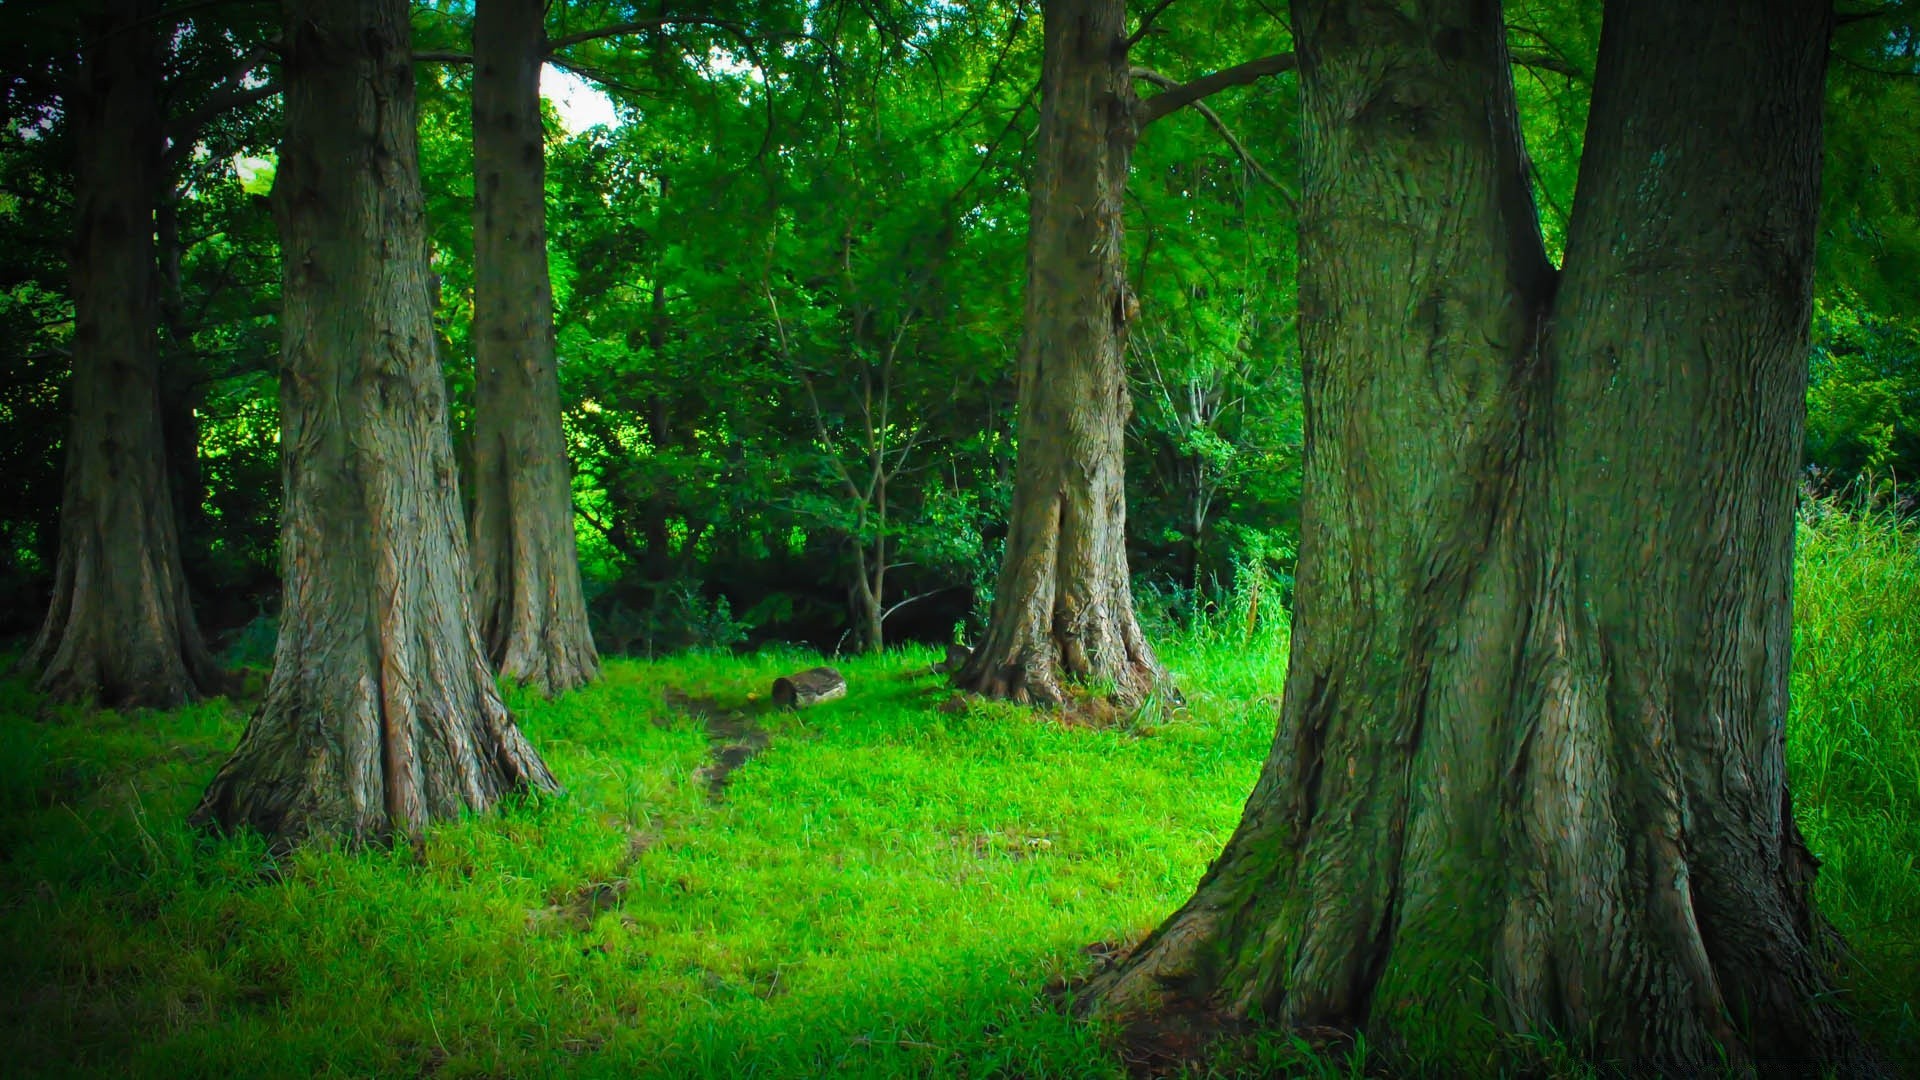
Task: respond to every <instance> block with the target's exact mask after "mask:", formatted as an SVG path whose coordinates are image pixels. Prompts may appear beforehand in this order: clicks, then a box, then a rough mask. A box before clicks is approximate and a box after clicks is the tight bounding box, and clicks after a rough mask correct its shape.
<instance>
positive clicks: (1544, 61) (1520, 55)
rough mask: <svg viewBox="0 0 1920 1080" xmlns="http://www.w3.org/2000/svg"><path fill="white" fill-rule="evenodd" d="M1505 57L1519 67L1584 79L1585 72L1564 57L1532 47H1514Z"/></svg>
mask: <svg viewBox="0 0 1920 1080" xmlns="http://www.w3.org/2000/svg"><path fill="white" fill-rule="evenodd" d="M1507 59H1508V60H1511V61H1512V62H1513V63H1516V64H1519V65H1520V66H1521V67H1527V68H1534V69H1535V70H1538V71H1551V72H1553V73H1554V74H1556V75H1565V76H1566V77H1568V78H1570V79H1584V78H1586V77H1587V73H1586V72H1584V71H1581V70H1580V69H1579V68H1577V67H1574V66H1573V65H1572V64H1570V63H1568V62H1567V61H1566V59H1565V58H1563V57H1559V56H1555V55H1553V54H1551V53H1544V52H1540V51H1538V50H1534V49H1527V50H1524V51H1523V50H1519V49H1515V50H1513V51H1511V52H1509V53H1508V54H1507Z"/></svg>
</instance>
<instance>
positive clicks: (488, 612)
mask: <svg viewBox="0 0 1920 1080" xmlns="http://www.w3.org/2000/svg"><path fill="white" fill-rule="evenodd" d="M545 11H546V4H545V3H544V2H543V0H480V4H479V5H478V7H477V9H476V11H475V14H474V25H473V56H474V72H473V162H474V174H475V183H474V200H473V324H474V325H473V349H474V391H473V392H474V410H473V412H474V415H473V468H472V471H471V477H470V483H471V484H472V488H473V492H472V494H473V508H472V515H471V519H470V520H471V523H472V529H471V537H472V543H473V563H474V581H475V589H474V604H475V614H476V615H477V616H478V618H479V622H480V636H481V639H482V640H483V641H484V642H485V644H486V647H487V652H488V654H489V656H490V657H491V658H492V660H493V661H494V663H496V664H498V665H499V667H500V673H501V674H502V675H505V676H507V677H508V678H511V679H514V680H516V681H518V682H521V683H527V684H531V685H533V686H536V687H538V688H539V689H540V690H541V691H542V692H543V693H546V694H557V693H559V692H561V691H563V690H570V689H572V688H574V687H576V686H581V685H583V684H585V683H587V682H590V681H592V680H593V679H594V678H595V677H597V676H598V675H599V672H600V657H599V654H598V653H597V652H596V651H595V650H594V645H593V634H592V632H591V631H590V630H589V629H588V627H587V606H586V601H585V600H584V599H583V597H582V595H581V591H580V566H579V558H578V554H577V552H576V548H575V542H574V534H573V492H572V486H571V484H570V470H569V467H568V462H567V444H566V436H565V435H564V433H563V432H562V431H561V428H560V382H559V377H558V375H557V374H556V372H555V368H554V333H553V284H552V279H551V277H550V275H549V273H548V267H547V228H546V214H547V205H546V140H545V137H544V131H543V128H542V125H541V119H540V65H541V61H542V57H544V56H545V55H546V52H547V37H546V30H545V25H544V22H543V20H544V18H545Z"/></svg>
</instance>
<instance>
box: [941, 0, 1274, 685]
mask: <svg viewBox="0 0 1920 1080" xmlns="http://www.w3.org/2000/svg"><path fill="white" fill-rule="evenodd" d="M1165 6H1166V5H1164V4H1163V5H1160V7H1159V8H1156V9H1155V10H1154V14H1158V12H1159V11H1160V10H1162V9H1164V8H1165ZM1149 18H1151V16H1149ZM1145 30H1146V27H1145V26H1142V27H1141V28H1140V29H1139V30H1138V31H1136V33H1135V34H1134V35H1133V37H1131V38H1130V37H1129V36H1128V34H1127V29H1126V4H1125V2H1124V0H1049V2H1048V3H1047V5H1046V9H1045V28H1044V37H1045V45H1044V51H1043V56H1042V60H1041V90H1040V133H1039V136H1038V147H1037V148H1036V151H1035V160H1034V168H1033V176H1032V179H1031V181H1030V184H1029V192H1030V195H1029V199H1030V203H1029V217H1028V226H1027V228H1028V234H1027V235H1028V241H1027V295H1026V314H1025V318H1024V322H1023V326H1022V331H1021V338H1020V356H1019V379H1020V406H1019V408H1020V412H1019V421H1018V424H1019V433H1020V443H1019V451H1018V459H1017V463H1016V466H1015V470H1014V490H1013V509H1012V512H1011V519H1010V521H1009V523H1008V532H1007V541H1006V553H1005V559H1004V562H1003V563H1002V566H1001V571H1000V579H999V584H998V585H997V587H996V589H995V592H994V601H993V612H992V614H991V616H990V617H989V619H988V623H987V630H986V634H985V637H984V638H983V639H982V641H981V644H980V647H979V648H978V649H976V650H975V651H974V653H973V656H972V658H971V659H970V660H969V661H968V663H967V665H966V667H964V668H963V669H962V670H961V671H960V672H959V673H958V674H957V675H956V676H955V682H956V683H957V684H958V685H960V686H961V687H964V688H966V689H970V690H974V691H977V692H979V693H982V694H985V695H988V696H990V697H1006V698H1011V699H1013V700H1015V701H1034V702H1041V703H1047V704H1055V703H1059V702H1061V701H1063V700H1064V699H1065V695H1066V690H1065V688H1064V686H1063V685H1062V684H1063V681H1065V680H1077V681H1082V682H1099V683H1104V684H1106V686H1108V687H1110V691H1109V692H1110V695H1111V696H1112V697H1113V698H1114V699H1115V700H1117V701H1122V702H1131V701H1139V700H1141V699H1143V698H1144V697H1146V696H1147V695H1148V694H1149V693H1151V692H1153V691H1154V690H1156V689H1158V688H1161V687H1163V686H1165V685H1166V684H1167V673H1166V669H1165V668H1164V667H1163V666H1162V665H1161V663H1160V660H1159V658H1158V657H1157V656H1155V655H1154V651H1153V647H1152V646H1151V645H1150V644H1148V642H1147V639H1146V635H1145V634H1143V633H1142V632H1141V630H1140V624H1139V621H1138V620H1137V619H1136V618H1135V615H1134V609H1133V592H1132V586H1131V584H1130V582H1129V579H1128V571H1127V543H1126V516H1127V510H1126V467H1125V463H1126V454H1125V436H1126V427H1127V418H1128V416H1129V415H1130V413H1131V405H1130V403H1129V399H1128V391H1127V330H1128V325H1129V324H1130V323H1131V322H1132V321H1133V320H1134V318H1135V316H1136V315H1137V313H1138V310H1139V305H1138V301H1137V300H1136V298H1135V296H1134V293H1133V290H1131V289H1130V288H1129V287H1128V285H1127V272H1126V270H1127V268H1126V250H1125V245H1124V243H1123V240H1122V215H1123V204H1124V201H1125V197H1126V188H1127V169H1128V165H1129V163H1130V162H1131V160H1132V157H1133V149H1134V144H1135V141H1136V139H1137V138H1138V137H1139V132H1140V129H1141V128H1143V127H1145V126H1146V125H1148V124H1151V123H1152V122H1154V121H1155V120H1157V119H1160V118H1161V117H1164V116H1167V115H1169V114H1170V113H1172V112H1173V111H1174V110H1176V109H1178V108H1181V107H1183V106H1186V105H1191V104H1195V103H1198V102H1199V101H1201V100H1202V99H1203V98H1205V97H1206V96H1207V95H1209V94H1212V93H1215V92H1217V91H1219V90H1222V89H1225V88H1227V87H1229V86H1236V85H1241V84H1244V83H1248V82H1251V81H1253V80H1255V79H1257V78H1260V77H1262V76H1264V75H1271V74H1275V73H1278V72H1281V71H1285V70H1289V69H1290V68H1291V67H1292V64H1293V58H1292V57H1291V56H1290V55H1278V56H1270V57H1265V58H1263V59H1260V60H1256V61H1250V62H1248V63H1246V64H1242V65H1239V66H1237V67H1235V68H1230V69H1227V70H1224V71H1221V72H1217V73H1215V74H1213V75H1209V76H1205V77H1203V78H1199V79H1195V80H1193V81H1192V82H1189V83H1185V84H1181V83H1176V82H1173V81H1172V80H1169V79H1164V78H1163V77H1160V76H1158V74H1157V73H1154V72H1150V71H1146V70H1145V69H1135V68H1134V67H1133V66H1132V65H1131V63H1130V62H1129V60H1128V56H1127V53H1128V49H1129V47H1130V46H1131V45H1132V44H1133V42H1134V41H1135V40H1138V38H1139V36H1140V35H1141V34H1142V33H1144V32H1145ZM1136 73H1137V74H1139V75H1140V76H1141V77H1142V78H1143V79H1145V80H1147V81H1153V82H1158V83H1161V84H1162V85H1164V86H1165V87H1166V88H1165V89H1164V90H1162V91H1161V92H1160V93H1159V94H1157V95H1155V96H1153V97H1151V98H1149V99H1147V100H1145V101H1141V100H1140V99H1139V98H1138V97H1137V96H1136V95H1135V93H1134V77H1135V75H1136ZM1209 115H1210V116H1211V114H1210V113H1209ZM1216 119H1217V118H1216ZM1236 145H1237V144H1236Z"/></svg>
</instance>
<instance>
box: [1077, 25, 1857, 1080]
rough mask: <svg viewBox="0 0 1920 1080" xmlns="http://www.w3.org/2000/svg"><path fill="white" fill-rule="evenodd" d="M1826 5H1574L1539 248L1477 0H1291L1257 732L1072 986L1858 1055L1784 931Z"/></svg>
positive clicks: (1665, 1058) (1796, 904) (1734, 1053)
mask: <svg viewBox="0 0 1920 1080" xmlns="http://www.w3.org/2000/svg"><path fill="white" fill-rule="evenodd" d="M1830 19H1831V15H1830V13H1829V11H1828V7H1827V5H1826V4H1825V3H1823V2H1822V0H1743V2H1740V3H1734V4H1724V5H1697V4H1672V3H1667V2H1665V0H1620V2H1615V3H1610V4H1608V6H1607V11H1606V23H1605V33H1604V36H1603V41H1602V45H1601V57H1600V63H1599V72H1598V77H1597V80H1596V87H1595V94H1594V99H1593V104H1592V112H1591V121H1590V127H1589V132H1588V137H1587V142H1586V151H1585V153H1586V157H1585V160H1584V162H1583V165H1582V172H1581V177H1580V184H1579V192H1578V201H1577V205H1576V206H1575V209H1574V214H1573V221H1572V227H1571V231H1570V239H1569V244H1568V251H1567V264H1566V267H1565V270H1564V273H1563V274H1561V275H1555V273H1554V272H1553V271H1552V270H1551V269H1550V268H1549V267H1548V265H1547V263H1546V260H1545V258H1544V257H1543V255H1542V253H1541V245H1540V241H1539V235H1538V230H1537V225H1536V222H1535V218H1534V211H1533V207H1532V204H1531V201H1530V199H1529V197H1528V194H1527V188H1526V186H1525V165H1524V157H1523V151H1522V149H1521V147H1520V144H1519V138H1518V134H1517V131H1518V124H1517V122H1516V119H1515V113H1514V106H1513V96H1512V89H1511V82H1510V77H1509V75H1508V74H1507V65H1506V56H1505V49H1504V45H1503V31H1502V26H1501V13H1500V10H1499V5H1498V4H1497V3H1493V2H1491V0H1429V2H1426V3H1421V4H1416V5H1412V9H1411V10H1409V5H1407V4H1402V3H1388V2H1385V0H1364V2H1359V3H1337V4H1335V3H1325V2H1312V0H1299V2H1296V4H1295V19H1294V25H1295V29H1296V31H1297V33H1298V35H1299V46H1300V53H1301V71H1302V76H1303V80H1302V87H1303V93H1302V98H1303V109H1302V113H1303V130H1302V138H1303V162H1304V168H1305V173H1306V175H1305V205H1304V215H1303V220H1302V235H1301V246H1302V250H1301V260H1300V265H1301V267H1302V272H1301V291H1300V304H1301V328H1302V355H1303V357H1304V361H1305V367H1306V370H1305V375H1306V395H1307V397H1306V409H1307V414H1306V422H1307V446H1306V470H1307V471H1306V477H1305V484H1306V487H1305V499H1304V516H1305V520H1304V522H1303V532H1302V538H1301V539H1302V546H1301V553H1300V563H1299V579H1298V588H1297V592H1296V596H1297V598H1298V610H1297V612H1296V614H1295V619H1294V635H1293V645H1292V649H1293V651H1292V655H1291V657H1290V662H1289V670H1288V678H1287V686H1286V694H1285V701H1284V705H1283V707H1282V714H1281V718H1280V724H1279V730H1278V733H1277V736H1276V738H1275V742H1274V746H1273V750H1272V753H1271V755H1270V757H1269V758H1268V761H1267V764H1266V767H1265V769H1264V771H1263V773H1262V775H1261V777H1260V780H1259V782H1258V784H1257V785H1256V786H1255V788H1254V791H1253V794H1252V796H1251V798H1250V799H1249V800H1248V803H1247V806H1246V810H1245V813H1244V816H1243V818H1242V820H1241V823H1240V826H1239V828H1238V830H1237V831H1236V832H1235V834H1234V835H1233V837H1232V839H1231V840H1230V841H1229V842H1228V844H1227V847H1226V850H1225V851H1224V853H1223V854H1222V855H1221V856H1220V858H1219V859H1218V860H1216V862H1215V863H1214V864H1213V866H1212V867H1211V869H1210V870H1209V871H1208V873H1207V874H1206V876H1205V877H1204V878H1203V879H1202V880H1201V882H1200V885H1199V887H1198V890H1197V891H1196V893H1195V895H1194V897H1193V898H1192V899H1191V900H1190V901H1188V903H1187V904H1186V906H1185V907H1183V908H1182V909H1181V910H1180V911H1178V912H1177V913H1175V914H1174V915H1173V916H1172V917H1171V918H1169V919H1168V920H1167V922H1166V923H1164V924H1163V925H1162V926H1161V927H1160V928H1159V930H1158V931H1156V932H1155V934H1154V935H1153V936H1152V937H1150V938H1149V939H1148V940H1147V941H1146V942H1145V943H1143V944H1142V945H1141V947H1140V948H1139V949H1137V950H1136V951H1135V952H1134V954H1133V955H1132V956H1131V957H1130V958H1129V959H1128V960H1127V961H1125V962H1124V963H1123V964H1121V965H1120V966H1118V967H1117V968H1115V969H1113V970H1111V971H1109V972H1107V973H1105V974H1103V975H1102V976H1100V977H1098V978H1097V979H1096V980H1095V982H1094V983H1093V984H1092V985H1091V986H1090V987H1089V988H1088V993H1087V995H1086V996H1085V998H1084V999H1083V1000H1084V1001H1085V1003H1086V1004H1087V1005H1088V1007H1090V1008H1093V1009H1097V1010H1102V1011H1105V1012H1107V1013H1108V1014H1115V1015H1126V1014H1129V1013H1136V1012H1139V1011H1143V1010H1153V1009H1156V1008H1159V1007H1162V1006H1164V1005H1166V1004H1167V1003H1168V999H1169V998H1170V997H1187V998H1189V999H1197V1000H1198V1001H1200V1002H1203V1003H1204V1004H1206V1005H1207V1006H1210V1007H1212V1008H1214V1009H1217V1010H1220V1011H1222V1012H1224V1013H1226V1014H1229V1015H1232V1016H1237V1017H1253V1016H1258V1017H1259V1018H1261V1019H1263V1020H1265V1021H1267V1022H1277V1023H1281V1024H1303V1025H1325V1026H1332V1027H1338V1028H1347V1029H1351V1028H1355V1027H1359V1026H1363V1025H1364V1026H1366V1027H1367V1028H1368V1029H1369V1032H1370V1035H1371V1036H1372V1038H1373V1040H1374V1041H1375V1042H1376V1043H1378V1042H1380V1041H1382V1040H1395V1039H1397V1040H1399V1041H1401V1042H1403V1043H1412V1044H1413V1045H1412V1048H1413V1049H1415V1050H1423V1051H1425V1052H1427V1053H1429V1054H1433V1053H1439V1054H1448V1053H1450V1054H1457V1055H1460V1056H1461V1058H1462V1060H1463V1061H1464V1060H1473V1059H1475V1058H1476V1057H1477V1058H1478V1060H1479V1061H1481V1062H1484V1060H1485V1059H1484V1052H1485V1051H1486V1050H1487V1049H1488V1048H1489V1045H1490V1044H1492V1043H1494V1042H1495V1041H1497V1040H1498V1039H1500V1038H1502V1037H1503V1036H1511V1035H1513V1034H1520V1035H1532V1034H1538V1033H1546V1032H1552V1033H1557V1034H1558V1035H1559V1036H1561V1037H1563V1038H1565V1039H1567V1040H1568V1041H1569V1042H1570V1043H1571V1044H1572V1045H1573V1046H1574V1047H1575V1048H1576V1049H1577V1050H1578V1051H1579V1052H1581V1053H1584V1054H1586V1055H1588V1056H1590V1057H1592V1058H1594V1059H1598V1060H1608V1061H1614V1062H1620V1063H1624V1064H1626V1065H1628V1066H1630V1067H1634V1068H1637V1069H1669V1070H1672V1069H1685V1068H1698V1067H1704V1066H1709V1065H1711V1064H1713V1063H1715V1062H1716V1061H1717V1060H1719V1055H1720V1054H1721V1053H1723V1052H1724V1053H1725V1055H1726V1056H1727V1059H1728V1060H1729V1061H1731V1062H1732V1063H1734V1064H1736V1065H1745V1066H1748V1067H1756V1066H1758V1067H1765V1068H1769V1069H1780V1068H1783V1067H1784V1068H1785V1069H1786V1070H1787V1071H1788V1072H1791V1073H1792V1074H1794V1075H1801V1074H1805V1073H1809V1072H1811V1071H1812V1070H1814V1069H1816V1068H1818V1067H1831V1068H1834V1069H1836V1070H1838V1071H1839V1072H1841V1073H1843V1074H1853V1075H1872V1074H1874V1073H1875V1071H1876V1070H1877V1065H1876V1063H1875V1060H1874V1059H1873V1057H1872V1055H1871V1054H1870V1053H1869V1052H1868V1051H1866V1050H1864V1049H1863V1048H1862V1047H1861V1046H1860V1044H1859V1043H1858V1041H1857V1038H1856V1036H1855V1035H1854V1033H1853V1031H1852V1029H1851V1028H1850V1027H1849V1025H1848V1023H1847V1022H1846V1020H1845V1018H1844V1017H1843V1016H1842V1014H1841V1013H1840V1012H1839V1011H1838V1010H1837V1009H1836V1007H1835V1005H1834V1003H1833V1001H1832V998H1831V996H1830V995H1829V994H1828V993H1827V991H1828V990H1829V989H1830V987H1829V986H1828V983H1827V979H1826V976H1825V975H1824V974H1823V969H1822V967H1821V965H1820V963H1819V962H1818V957H1819V954H1820V951H1821V947H1822V943H1821V941H1820V938H1821V935H1822V931H1821V930H1820V924H1819V922H1818V919H1817V916H1816V914H1815V912H1814V911H1813V909H1812V907H1811V895H1810V893H1811V884H1812V879H1813V874H1814V868H1815V865H1816V863H1815V860H1814V859H1813V857H1812V856H1811V855H1810V854H1809V853H1808V851H1807V850H1806V848H1805V846H1804V845H1803V844H1802V842H1801V839H1800V836H1799V834H1798V832H1797V830H1796V829H1795V826H1794V822H1793V816H1792V811H1791V805H1790V801H1789V798H1788V790H1787V783H1786V776H1785V767H1784V760H1783V739H1782V725H1783V723H1784V720H1785V717H1786V713H1787V684H1788V655H1789V652H1790V649H1791V644H1792V641H1791V636H1790V628H1789V622H1790V602H1791V590H1790V586H1791V567H1792V564H1791V555H1792V543H1793V516H1792V512H1793V502H1794V493H1795V465H1796V462H1797V460H1798V448H1799V446H1800V437H1801V427H1802V422H1803V410H1804V405H1803V395H1804V375H1805V346H1806V335H1807V323H1808V311H1809V302H1810V295H1811V293H1810V290H1811V277H1812V265H1813V264H1812V257H1813V237H1814V229H1813V225H1814V214H1815V208H1816V205H1817V199H1816V193H1817V186H1818V180H1819V175H1820V170H1819V164H1820V108H1821V91H1820V88H1821V80H1822V75H1823V71H1824V64H1825V43H1826V36H1827V30H1828V24H1829V22H1830ZM1476 1032H1477V1033H1478V1034H1479V1036H1480V1038H1479V1039H1477V1040H1476V1039H1475V1038H1474V1033H1476ZM1423 1033H1429V1034H1428V1035H1427V1037H1433V1035H1432V1034H1431V1033H1438V1036H1437V1037H1438V1038H1440V1039H1441V1040H1443V1042H1442V1043H1441V1044H1440V1045H1431V1044H1428V1045H1423V1044H1421V1042H1420V1040H1421V1039H1422V1037H1423ZM1481 1067H1484V1065H1482V1066H1481ZM1766 1075H1781V1073H1780V1072H1775V1071H1769V1072H1768V1073H1766Z"/></svg>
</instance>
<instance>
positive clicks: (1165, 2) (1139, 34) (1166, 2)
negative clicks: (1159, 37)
mask: <svg viewBox="0 0 1920 1080" xmlns="http://www.w3.org/2000/svg"><path fill="white" fill-rule="evenodd" d="M1172 6H1173V0H1160V2H1159V3H1158V4H1155V5H1154V6H1153V10H1151V11H1149V12H1147V13H1146V14H1145V15H1142V16H1140V25H1139V26H1138V27H1135V28H1134V31H1133V33H1132V34H1129V35H1128V36H1127V48H1129V49H1131V48H1133V47H1134V46H1135V45H1138V44H1140V39H1141V38H1143V37H1146V36H1147V32H1148V31H1149V30H1152V29H1153V20H1155V19H1157V18H1159V17H1160V13H1161V12H1163V11H1165V10H1167V9H1168V8H1170V7H1172Z"/></svg>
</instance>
